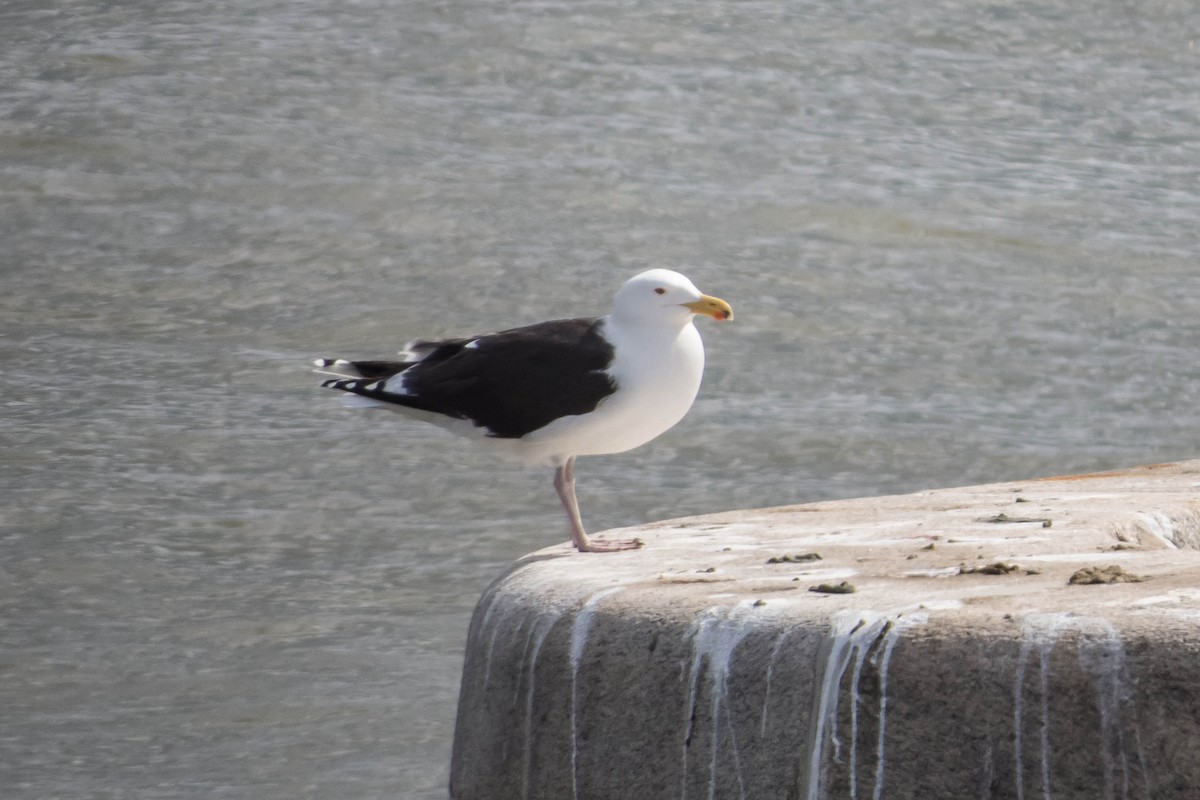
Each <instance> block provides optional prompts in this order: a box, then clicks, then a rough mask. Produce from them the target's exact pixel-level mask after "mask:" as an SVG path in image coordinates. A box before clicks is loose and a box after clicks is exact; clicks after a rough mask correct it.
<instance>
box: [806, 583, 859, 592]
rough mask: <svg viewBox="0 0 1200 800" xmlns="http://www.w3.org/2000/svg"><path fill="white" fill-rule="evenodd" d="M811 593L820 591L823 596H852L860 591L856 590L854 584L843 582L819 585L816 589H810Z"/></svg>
mask: <svg viewBox="0 0 1200 800" xmlns="http://www.w3.org/2000/svg"><path fill="white" fill-rule="evenodd" d="M809 591H818V593H821V594H822V595H852V594H854V593H856V591H858V589H856V588H854V584H852V583H850V582H848V581H842V582H841V583H818V584H817V585H815V587H809Z"/></svg>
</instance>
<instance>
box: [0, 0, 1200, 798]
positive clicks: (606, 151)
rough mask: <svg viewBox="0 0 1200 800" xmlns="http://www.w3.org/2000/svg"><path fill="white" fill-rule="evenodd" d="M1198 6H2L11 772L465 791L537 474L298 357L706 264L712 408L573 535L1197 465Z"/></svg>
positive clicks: (2, 542)
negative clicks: (338, 390) (460, 737)
mask: <svg viewBox="0 0 1200 800" xmlns="http://www.w3.org/2000/svg"><path fill="white" fill-rule="evenodd" d="M1198 37H1200V11H1197V10H1196V6H1195V4H1194V3H1193V2H1192V1H1191V0H1178V2H1172V0H1149V2H1140V3H1126V2H1117V0H1099V1H1098V2H1094V3H1082V4H1081V3H1071V2H1067V1H1066V0H1043V2H1018V3H1011V4H1007V3H1005V4H1001V3H993V4H988V3H982V2H970V1H969V0H959V1H958V2H941V3H932V4H931V3H927V2H924V0H890V1H889V2H882V1H878V0H864V1H863V2H852V3H827V2H808V1H807V0H799V1H797V2H786V3H785V2H765V1H764V2H755V1H753V0H752V1H750V2H736V3H734V2H713V1H712V0H704V2H694V1H693V0H677V1H676V2H671V3H643V2H621V0H591V1H585V2H559V1H558V0H538V1H537V2H445V1H443V2H427V1H421V0H417V1H413V2H384V1H383V0H362V1H361V2H343V1H342V0H287V1H286V2H285V1H284V0H275V1H274V2H236V1H235V0H207V1H205V0H128V1H127V2H119V3H112V2H98V1H96V2H67V1H66V0H63V1H62V2H57V3H49V2H32V0H26V1H25V2H20V1H19V0H8V2H5V3H4V4H3V5H0V242H2V245H3V246H2V247H0V275H2V277H3V283H2V284H0V285H2V287H3V288H2V291H0V331H2V334H3V349H2V350H0V363H2V367H3V387H4V388H3V396H2V397H0V408H2V409H3V412H2V416H0V452H2V457H0V491H2V494H0V498H2V503H0V795H2V796H3V797H5V798H22V799H24V798H30V799H33V798H37V799H38V800H41V799H42V798H51V797H53V798H135V797H136V798H255V799H259V798H280V800H283V799H284V798H331V797H338V798H419V799H420V800H426V799H432V798H445V797H446V790H445V782H446V774H447V764H448V760H449V746H450V745H449V742H450V736H451V732H452V724H453V714H454V704H455V700H456V695H457V688H458V687H457V683H458V670H459V667H460V663H461V657H462V646H463V641H464V639H465V635H466V625H467V621H468V616H469V613H470V610H471V608H472V605H473V603H474V602H475V600H476V598H477V597H478V595H479V594H480V592H481V591H482V590H483V588H484V587H485V586H486V585H487V583H488V582H489V581H490V580H491V579H492V578H494V577H495V576H497V575H498V574H499V573H500V572H501V571H502V570H503V569H504V567H505V565H506V564H508V563H510V562H511V561H512V560H514V559H516V558H518V557H519V556H521V555H522V554H524V553H526V552H529V551H531V550H534V549H537V548H540V547H543V546H546V545H549V544H552V543H555V542H559V541H562V540H564V539H565V538H566V529H565V523H564V520H563V518H562V514H561V511H560V509H559V507H558V504H557V501H556V499H555V497H554V493H553V490H552V488H551V486H550V476H549V474H547V473H546V472H545V471H542V470H531V471H525V470H520V469H516V470H514V469H513V468H512V467H511V466H509V465H508V464H506V463H503V462H497V461H494V460H493V459H492V457H490V456H489V455H488V454H487V453H482V452H479V451H477V450H475V449H474V448H472V447H471V446H470V445H469V443H467V442H465V441H460V440H458V439H455V438H452V437H450V436H449V435H447V434H445V433H444V432H442V431H441V430H439V429H436V428H433V427H428V428H427V427H421V426H420V425H417V424H413V423H409V422H406V421H404V420H402V419H399V418H393V417H391V416H388V417H387V418H380V417H379V416H372V415H370V414H364V413H362V412H353V411H348V410H343V409H341V408H340V407H339V406H338V403H337V402H336V399H335V398H334V397H332V396H331V395H330V393H328V392H325V391H323V390H320V389H318V388H317V387H316V381H315V379H314V377H313V376H312V375H310V374H309V373H308V372H307V364H308V362H309V361H310V360H311V359H312V358H314V357H316V356H321V355H350V356H359V357H380V356H387V355H388V354H390V353H392V352H393V351H395V350H396V349H397V348H398V347H399V345H400V344H401V343H402V342H403V341H405V340H406V339H407V338H409V337H411V336H416V335H424V336H432V335H439V334H455V333H460V334H461V333H470V332H478V331H484V330H491V329H496V328H501V327H509V326H513V325H518V324H524V323H528V322H533V321H537V320H540V319H544V318H547V317H554V316H575V315H585V314H596V313H602V312H604V311H605V310H606V308H607V305H608V302H609V298H610V297H611V294H612V292H613V291H614V289H615V288H616V286H618V285H619V284H620V282H621V281H622V280H623V279H624V278H625V277H627V276H628V275H630V274H633V273H634V272H637V271H640V270H641V269H644V268H648V267H652V266H666V267H672V268H676V269H680V270H681V271H684V272H685V273H687V274H688V275H689V276H691V277H692V278H693V279H694V280H695V281H696V282H697V284H698V285H700V286H701V288H703V289H704V290H705V291H707V292H709V293H711V294H716V295H719V296H722V297H724V298H726V299H727V300H729V301H730V302H731V303H732V304H733V306H734V308H735V309H736V311H737V321H736V322H734V323H732V324H728V325H720V326H717V325H715V324H708V323H709V322H710V321H709V320H702V321H701V327H702V328H703V331H702V332H703V335H704V336H705V338H706V341H707V344H708V353H709V365H710V366H709V371H708V374H707V377H706V382H705V386H704V388H703V389H702V393H701V398H700V399H699V401H698V402H697V404H696V406H695V408H694V409H693V411H692V413H691V415H690V416H689V417H688V418H687V419H686V420H685V421H684V423H682V424H681V425H680V426H678V427H677V428H676V429H675V430H673V431H671V432H670V433H669V434H667V435H666V436H664V437H662V438H661V439H660V440H658V441H656V442H654V443H652V444H651V445H648V446H646V447H644V448H643V449H641V450H640V451H638V452H636V453H635V454H625V455H620V456H611V457H603V458H593V459H585V460H584V461H582V462H581V463H580V466H579V480H580V496H581V502H582V505H583V510H584V515H585V518H586V519H587V520H588V522H589V523H590V527H591V528H592V529H593V530H601V529H604V528H609V527H614V526H620V525H628V524H635V523H638V522H642V521H648V520H657V519H663V518H669V517H673V516H683V515H689V514H695V513H702V512H710V511H718V510H724V509H730V508H738V507H759V506H767V505H778V504H785V503H793V502H801V501H810V500H819V499H825V498H834V497H847V496H856V495H871V494H879V493H890V492H903V491H913V490H918V489H922V488H930V487H937V486H946V485H955V484H966V483H977V482H985V481H995V480H1002V479H1010V478H1022V477H1031V476H1037V475H1045V474H1054V473H1065V472H1072V471H1083V470H1096V469H1103V468H1113V467H1120V466H1128V465H1134V464H1140V463H1146V462H1154V461H1161V460H1171V459H1179V458H1187V457H1195V456H1197V455H1200V408H1198V404H1197V398H1198V396H1200V359H1198V357H1197V356H1198V348H1200V313H1198V311H1200V263H1198V261H1197V253H1200V225H1198V224H1197V221H1198V220H1200V143H1198V137H1200V49H1198V48H1197V45H1196V42H1197V38H1198Z"/></svg>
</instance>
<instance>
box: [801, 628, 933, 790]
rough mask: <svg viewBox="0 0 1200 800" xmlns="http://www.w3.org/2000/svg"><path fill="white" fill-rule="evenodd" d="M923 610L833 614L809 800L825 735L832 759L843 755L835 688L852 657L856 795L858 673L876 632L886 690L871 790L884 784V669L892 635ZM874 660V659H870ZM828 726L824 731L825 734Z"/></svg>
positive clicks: (817, 786)
mask: <svg viewBox="0 0 1200 800" xmlns="http://www.w3.org/2000/svg"><path fill="white" fill-rule="evenodd" d="M927 619H928V615H926V614H923V613H921V614H913V615H911V617H907V616H903V615H902V614H901V612H892V613H891V614H889V615H884V614H880V613H877V612H874V611H843V612H839V613H838V614H836V615H834V617H833V624H832V628H831V630H830V633H829V639H830V643H829V655H828V657H827V658H826V660H825V671H824V673H823V675H822V676H821V683H820V689H819V694H818V696H817V702H816V709H815V712H814V716H813V720H814V722H813V726H812V739H811V740H810V749H809V760H808V792H807V795H806V797H807V799H808V800H818V798H820V796H821V762H822V760H823V757H824V754H825V741H826V738H828V740H829V742H830V744H831V746H832V747H833V760H834V761H838V760H840V758H841V740H840V739H839V738H838V732H837V716H838V694H839V691H840V688H841V683H842V678H843V677H844V676H845V674H846V669H847V668H848V667H849V666H850V663H851V661H852V660H853V662H854V671H853V672H852V673H851V684H852V685H851V687H850V692H851V703H852V705H851V711H850V729H851V730H850V736H851V741H850V759H849V760H850V797H851V800H857V796H858V778H857V774H856V773H857V766H858V749H857V748H858V705H859V702H860V700H859V695H858V683H859V678H860V677H861V674H862V665H863V662H864V659H865V658H866V657H867V655H868V654H869V653H870V651H871V649H872V648H873V647H874V646H875V643H876V642H877V641H879V639H880V637H881V636H883V637H884V643H883V645H882V646H883V648H884V653H883V655H882V661H880V662H878V663H877V667H878V669H879V670H880V671H881V684H880V687H881V689H882V690H883V691H884V692H885V694H884V695H882V696H881V698H880V733H879V743H878V754H877V763H876V777H875V793H874V797H876V798H878V797H880V793H881V792H882V790H883V768H882V759H883V742H884V739H883V737H884V731H885V728H884V725H885V723H886V715H887V706H886V702H887V701H886V686H887V682H886V671H887V668H888V666H889V664H890V661H891V652H892V649H893V648H894V647H895V643H896V639H898V638H899V636H900V634H901V633H902V632H903V631H904V630H905V629H907V628H908V627H910V626H911V625H914V624H918V623H922V622H925V621H926V620H927ZM872 663H876V662H872ZM826 731H828V736H827V734H826Z"/></svg>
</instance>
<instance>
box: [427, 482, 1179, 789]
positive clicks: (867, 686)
mask: <svg viewBox="0 0 1200 800" xmlns="http://www.w3.org/2000/svg"><path fill="white" fill-rule="evenodd" d="M1198 489H1200V461H1191V462H1185V463H1179V464H1163V465H1154V466H1148V467H1141V468H1137V469H1131V470H1123V471H1120V472H1113V473H1104V474H1097V475H1080V476H1069V477H1063V478H1052V479H1043V480H1029V481H1018V482H1012V483H1003V484H995V485H988V486H976V487H969V488H962V489H945V490H937V491H929V492H920V493H917V494H911V495H902V496H895V497H878V498H868V499H860V500H848V501H838V502H827V503H814V504H810V505H800V506H788V507H782V508H773V509H763V510H754V511H737V512H729V513H724V514H716V515H711V516H707V517H696V518H691V519H684V520H674V521H671V522H665V523H659V524H655V525H648V526H644V527H641V528H637V529H630V530H626V531H622V532H621V533H620V535H621V536H627V535H629V534H631V533H632V534H634V535H637V536H640V537H642V538H643V539H644V540H645V541H646V547H645V548H644V549H643V550H640V551H634V552H629V553H615V554H579V553H575V552H573V551H571V550H570V549H569V548H568V547H567V546H558V547H554V548H550V549H547V550H543V551H540V552H539V553H535V554H533V555H531V556H529V557H527V558H525V559H523V560H522V561H520V562H518V563H517V564H516V565H514V566H513V568H512V569H511V570H510V571H509V572H508V573H507V574H506V575H504V576H503V577H501V578H500V579H499V580H498V581H496V583H494V584H493V585H492V586H491V587H490V588H489V589H488V591H487V592H486V593H485V594H484V596H483V598H482V599H481V600H480V603H479V605H478V606H477V608H476V611H475V615H474V618H473V620H472V624H471V631H470V635H469V641H468V646H467V657H466V664H465V667H464V672H463V686H462V695H461V699H460V704H459V712H458V724H457V729H456V735H455V746H454V758H453V765H452V769H451V796H452V797H453V798H455V800H477V799H478V800H485V799H486V800H504V799H505V798H554V799H555V800H561V798H589V799H594V798H614V799H616V798H621V799H622V800H627V799H631V798H636V799H637V800H655V799H656V798H685V799H686V798H804V799H807V800H815V798H931V799H932V800H939V799H941V798H968V797H970V798H974V797H981V798H1018V800H1023V799H1024V798H1050V797H1053V798H1056V799H1061V798H1080V800H1085V799H1086V800H1097V799H1098V798H1180V800H1184V799H1185V798H1186V799H1187V800H1194V798H1196V797H1198V796H1200V491H1198ZM614 535H615V534H614ZM812 554H816V555H818V556H819V557H820V558H819V560H818V559H816V558H815V557H813V555H812ZM772 559H774V563H769V562H771V561H772ZM1081 571H1082V572H1081ZM1073 576H1076V577H1075V580H1076V582H1074V583H1072V582H1071V579H1072V577H1073ZM1087 580H1099V581H1114V580H1115V581H1121V582H1112V583H1099V584H1096V583H1085V582H1083V581H1087ZM1135 581H1136V582H1135ZM843 584H848V585H849V586H852V587H853V589H854V591H853V593H846V594H831V593H826V592H825V591H822V592H817V591H812V590H813V589H815V588H818V587H822V586H823V587H824V588H825V590H829V589H831V588H834V589H836V588H839V587H840V588H841V589H843V590H844V589H846V586H845V585H843Z"/></svg>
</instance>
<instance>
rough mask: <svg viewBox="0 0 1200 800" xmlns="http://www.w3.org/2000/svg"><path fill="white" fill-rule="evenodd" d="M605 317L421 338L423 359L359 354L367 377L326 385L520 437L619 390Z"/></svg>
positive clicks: (586, 409) (591, 407) (495, 433)
mask: <svg viewBox="0 0 1200 800" xmlns="http://www.w3.org/2000/svg"><path fill="white" fill-rule="evenodd" d="M600 324H601V323H600V321H599V320H597V319H566V320H553V321H550V322H542V323H538V324H536V325H529V326H527V327H523V328H513V329H511V330H507V331H500V332H499V333H493V334H489V335H486V336H480V337H477V338H474V339H448V340H445V341H442V342H421V343H420V345H421V348H422V353H423V354H424V357H423V358H422V359H421V360H420V361H417V362H412V363H405V362H394V361H393V362H379V361H372V362H355V366H359V365H361V367H360V369H361V371H362V373H363V375H364V377H363V378H360V379H351V380H336V379H335V380H331V381H326V382H325V384H324V385H325V386H330V387H333V388H337V389H342V390H344V391H348V392H353V393H354V394H359V395H363V396H365V397H370V398H373V399H376V400H382V401H384V402H388V403H396V404H398V405H402V406H407V407H409V408H414V409H419V410H422V411H431V412H434V413H437V414H444V415H446V416H449V417H455V418H458V419H467V420H470V421H471V422H472V423H474V424H475V425H476V426H478V427H481V428H485V429H486V430H487V432H488V435H489V436H495V437H499V438H505V439H513V438H520V437H521V436H525V435H526V434H528V433H532V432H533V431H536V430H537V429H539V428H542V427H544V426H546V425H548V424H549V423H551V422H553V421H554V420H556V419H558V418H559V417H565V416H570V415H574V414H586V413H587V412H589V411H594V410H595V408H596V406H597V405H599V403H600V401H601V400H603V399H604V398H605V397H608V396H609V395H610V394H612V393H613V392H614V391H616V385H615V384H614V383H613V381H612V380H611V379H610V378H609V376H608V375H606V374H605V372H604V371H605V370H606V369H608V367H609V365H610V364H611V363H612V357H613V349H612V345H611V344H610V343H609V342H608V340H606V339H605V338H604V337H603V336H602V335H601V333H600ZM400 375H403V381H404V386H403V389H402V390H399V386H398V383H399V382H398V380H397V376H400ZM389 383H391V390H390V391H389ZM399 391H403V393H402V394H401V393H399Z"/></svg>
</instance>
